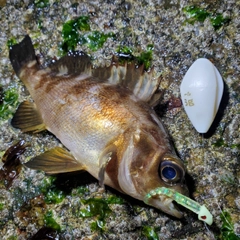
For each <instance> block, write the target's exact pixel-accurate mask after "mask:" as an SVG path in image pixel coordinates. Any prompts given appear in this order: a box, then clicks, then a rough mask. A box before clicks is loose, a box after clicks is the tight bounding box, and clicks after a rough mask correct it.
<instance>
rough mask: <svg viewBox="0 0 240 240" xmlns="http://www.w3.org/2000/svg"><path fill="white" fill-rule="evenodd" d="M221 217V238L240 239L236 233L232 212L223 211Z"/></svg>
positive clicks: (226, 239)
mask: <svg viewBox="0 0 240 240" xmlns="http://www.w3.org/2000/svg"><path fill="white" fill-rule="evenodd" d="M220 218H221V220H222V226H221V229H220V231H221V235H220V239H222V240H240V237H238V236H237V235H236V234H235V233H234V227H233V223H232V219H231V216H230V214H229V213H228V212H227V211H223V212H222V213H221V214H220Z"/></svg>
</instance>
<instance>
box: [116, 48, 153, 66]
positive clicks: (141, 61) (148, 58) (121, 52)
mask: <svg viewBox="0 0 240 240" xmlns="http://www.w3.org/2000/svg"><path fill="white" fill-rule="evenodd" d="M153 49H154V48H153V44H149V45H147V50H146V51H143V52H141V53H140V55H139V56H134V55H133V49H132V48H130V47H127V46H119V47H118V48H117V50H116V53H117V56H118V60H119V62H120V63H124V62H132V61H135V62H136V64H137V65H144V69H145V70H148V69H149V68H150V67H151V65H152V59H153Z"/></svg>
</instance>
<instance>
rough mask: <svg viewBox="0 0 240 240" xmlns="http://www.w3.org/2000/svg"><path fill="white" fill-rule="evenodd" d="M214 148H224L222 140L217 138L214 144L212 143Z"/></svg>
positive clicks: (224, 144)
mask: <svg viewBox="0 0 240 240" xmlns="http://www.w3.org/2000/svg"><path fill="white" fill-rule="evenodd" d="M213 146H214V147H224V146H227V145H226V143H225V142H224V140H223V138H219V139H218V140H217V141H216V142H215V143H213Z"/></svg>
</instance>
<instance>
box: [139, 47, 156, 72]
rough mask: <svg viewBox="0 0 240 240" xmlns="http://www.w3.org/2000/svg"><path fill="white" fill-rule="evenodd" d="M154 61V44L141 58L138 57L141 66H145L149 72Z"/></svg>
mask: <svg viewBox="0 0 240 240" xmlns="http://www.w3.org/2000/svg"><path fill="white" fill-rule="evenodd" d="M152 59H153V44H149V45H148V46H147V51H144V52H141V54H140V56H139V57H137V61H138V64H139V65H142V64H143V65H144V68H145V69H146V70H147V69H149V68H150V67H151V64H152Z"/></svg>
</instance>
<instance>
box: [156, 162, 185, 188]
mask: <svg viewBox="0 0 240 240" xmlns="http://www.w3.org/2000/svg"><path fill="white" fill-rule="evenodd" d="M159 175H160V177H161V179H162V180H163V181H164V182H166V183H170V184H171V183H177V182H179V181H181V180H182V178H183V176H184V171H183V169H182V168H181V167H180V166H178V165H177V164H176V163H175V162H172V161H169V160H165V161H163V162H161V164H160V167H159Z"/></svg>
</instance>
